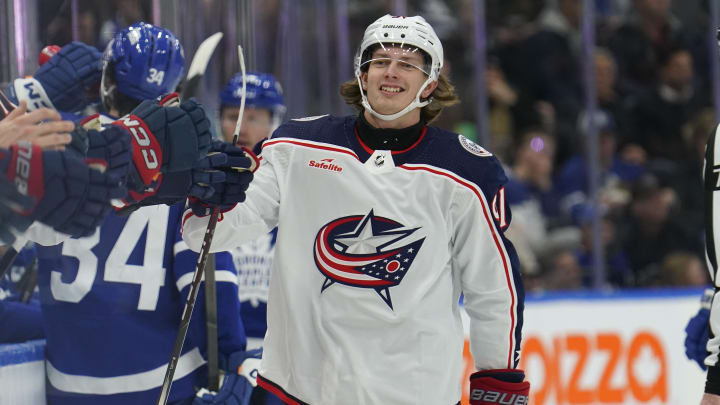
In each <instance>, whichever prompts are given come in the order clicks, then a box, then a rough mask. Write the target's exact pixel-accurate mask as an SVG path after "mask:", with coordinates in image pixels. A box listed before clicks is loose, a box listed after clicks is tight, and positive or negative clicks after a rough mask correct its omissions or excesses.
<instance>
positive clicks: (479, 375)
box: [470, 369, 530, 405]
mask: <svg viewBox="0 0 720 405" xmlns="http://www.w3.org/2000/svg"><path fill="white" fill-rule="evenodd" d="M524 380H525V372H524V371H522V370H518V369H501V370H484V371H478V372H476V373H473V374H472V375H471V376H470V405H497V404H498V403H500V404H513V405H527V404H528V397H529V395H530V383H529V382H527V381H524Z"/></svg>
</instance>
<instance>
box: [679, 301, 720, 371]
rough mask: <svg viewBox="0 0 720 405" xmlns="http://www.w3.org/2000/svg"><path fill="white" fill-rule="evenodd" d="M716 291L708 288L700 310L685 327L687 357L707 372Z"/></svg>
mask: <svg viewBox="0 0 720 405" xmlns="http://www.w3.org/2000/svg"><path fill="white" fill-rule="evenodd" d="M714 294H715V290H713V289H712V288H708V289H706V290H705V291H704V292H703V296H702V299H701V300H700V310H698V313H697V314H695V316H693V317H692V318H690V321H689V322H688V324H687V326H686V327H685V355H686V356H687V358H688V359H690V360H693V361H694V362H696V363H697V364H698V366H700V368H701V369H703V370H706V369H707V366H706V365H705V358H706V357H707V356H708V351H707V343H708V340H710V307H711V305H712V300H713V296H714Z"/></svg>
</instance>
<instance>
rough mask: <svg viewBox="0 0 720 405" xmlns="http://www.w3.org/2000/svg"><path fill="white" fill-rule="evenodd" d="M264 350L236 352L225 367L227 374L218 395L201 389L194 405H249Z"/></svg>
mask: <svg viewBox="0 0 720 405" xmlns="http://www.w3.org/2000/svg"><path fill="white" fill-rule="evenodd" d="M261 357H262V349H256V350H250V351H246V352H235V353H233V354H231V355H230V358H229V359H228V361H227V364H226V365H224V366H223V368H224V369H225V370H226V374H225V375H224V377H223V379H222V383H221V385H220V390H219V391H218V392H217V393H213V392H211V391H208V390H207V389H204V388H203V389H201V390H200V391H198V393H197V395H196V397H195V400H193V405H247V404H249V403H250V396H251V395H252V390H253V388H254V387H255V386H256V385H257V380H256V376H257V370H258V368H259V366H260V358H261Z"/></svg>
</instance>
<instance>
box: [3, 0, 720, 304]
mask: <svg viewBox="0 0 720 405" xmlns="http://www.w3.org/2000/svg"><path fill="white" fill-rule="evenodd" d="M0 3H3V4H0V5H5V6H7V5H8V4H9V3H12V2H10V1H8V0H1V1H0ZM26 3H27V4H37V8H35V7H31V6H28V7H27V10H28V12H27V13H26V15H25V16H24V17H23V18H25V19H26V20H25V21H28V19H29V21H30V23H28V24H26V25H27V26H23V27H19V26H18V21H22V20H21V19H18V18H17V16H16V18H15V21H14V24H15V29H16V30H18V29H20V28H22V29H23V30H24V31H32V32H31V33H28V32H25V36H23V38H29V41H32V43H31V44H23V47H22V48H23V49H19V47H18V42H17V41H15V52H17V53H18V54H20V57H19V58H18V60H23V56H22V54H23V53H24V55H26V56H27V55H32V54H33V52H36V51H37V50H39V49H41V48H42V46H44V45H47V44H56V45H60V46H62V45H64V44H66V43H68V42H70V41H72V40H79V41H82V42H85V43H87V44H92V45H95V46H97V47H98V49H100V50H103V49H104V46H105V44H106V43H107V42H108V41H109V40H110V39H111V37H112V34H113V33H114V32H115V31H117V30H118V29H121V28H123V27H125V26H127V25H129V24H132V23H133V22H136V21H138V20H145V21H148V22H153V23H155V24H158V25H161V26H163V27H165V28H168V29H170V30H172V31H173V32H175V33H176V34H177V35H178V37H179V38H180V40H181V41H182V43H183V45H184V47H185V54H186V58H187V59H188V60H190V59H191V57H192V54H193V52H194V49H195V48H196V46H197V44H198V43H199V42H200V41H201V40H202V39H203V38H205V37H207V36H208V35H209V34H212V33H213V32H215V31H223V32H225V34H226V38H227V40H224V41H223V43H222V44H221V46H220V49H219V50H218V54H219V55H216V57H215V59H214V62H213V63H212V64H211V68H210V70H209V71H208V75H207V79H206V82H207V86H204V88H203V90H202V92H201V97H200V98H201V100H202V101H203V102H204V103H206V104H207V105H208V108H211V109H212V108H216V104H217V98H218V97H217V94H218V89H219V88H220V86H222V84H223V83H224V82H226V81H227V80H228V79H229V78H230V77H231V76H232V74H233V73H234V72H235V71H237V69H238V64H237V61H236V52H235V44H237V43H240V44H242V45H243V47H244V48H245V51H246V54H247V55H246V58H247V60H248V64H249V66H248V67H249V69H253V70H259V71H267V72H272V73H274V74H275V75H276V76H277V77H278V78H280V81H281V83H282V84H283V86H284V88H285V93H286V100H287V104H288V114H287V115H286V118H296V117H301V116H307V115H317V114H324V113H327V112H332V113H334V114H346V113H352V111H351V110H350V109H349V108H348V107H347V106H344V105H343V104H342V101H341V99H340V97H339V95H338V92H337V89H338V86H339V84H340V83H342V82H343V81H345V80H347V79H349V78H351V77H352V74H353V72H352V59H353V56H354V51H355V47H356V46H357V45H358V41H359V39H360V38H361V35H362V30H363V29H364V27H365V26H366V25H367V24H368V23H369V22H370V21H373V20H374V19H376V18H377V17H379V16H381V15H383V14H386V13H392V14H405V15H415V14H419V15H422V16H424V17H425V18H426V19H427V20H428V21H429V22H430V23H431V24H432V25H433V27H434V28H435V30H436V31H437V34H438V35H439V37H440V38H441V39H442V41H443V45H444V50H445V67H444V69H446V71H447V73H448V74H449V76H450V78H451V80H452V82H453V84H454V85H455V86H456V89H457V91H458V93H459V95H460V98H461V101H462V102H461V104H459V105H457V106H454V107H451V108H449V109H447V110H445V111H444V112H443V114H442V115H441V116H440V118H439V119H438V120H437V121H436V122H434V123H433V124H434V125H437V126H440V127H444V128H447V129H451V130H454V131H456V132H459V133H461V134H463V135H465V136H467V137H469V138H471V139H475V140H476V141H478V142H479V143H481V144H483V146H485V147H486V148H487V149H489V150H490V151H492V152H493V153H494V154H496V155H497V156H498V157H499V158H500V159H501V161H502V162H503V163H504V164H505V165H506V168H507V173H508V175H509V177H510V181H509V183H508V184H507V186H506V189H505V198H506V200H507V201H508V202H509V204H510V206H511V207H512V224H511V226H510V228H509V230H508V234H509V237H510V239H511V240H512V241H513V243H514V244H515V246H516V248H517V250H518V253H519V256H520V258H521V262H522V263H521V264H522V268H523V272H524V273H525V280H526V288H527V289H528V290H529V291H536V292H540V291H549V290H573V289H582V288H593V287H595V288H598V287H599V288H635V287H657V286H699V285H705V284H707V283H708V282H709V279H708V275H707V274H708V272H707V270H706V268H705V266H706V265H705V260H704V253H703V246H704V245H703V243H704V228H703V225H704V224H703V216H704V212H703V209H704V207H703V188H702V168H703V155H704V147H705V142H706V141H707V138H708V137H709V135H710V134H711V133H712V132H713V131H714V130H715V127H716V124H717V113H716V111H717V105H716V104H717V103H716V102H714V97H715V95H714V92H713V86H715V85H716V83H717V82H718V79H717V78H715V79H714V78H713V76H714V75H717V66H718V48H717V42H716V40H715V38H714V32H715V26H714V23H713V18H712V15H713V12H717V11H714V10H713V8H714V7H718V6H717V5H713V4H712V3H711V2H710V1H708V0H698V1H680V0H676V1H671V0H594V1H592V2H590V1H583V0H544V1H543V0H485V1H483V0H418V1H414V0H407V1H390V0H363V1H360V0H299V1H292V0H239V1H231V0H202V1H182V0H178V1H172V0H148V1H141V0H113V1H102V2H97V1H90V0H65V1H61V0H41V1H37V2H26ZM591 3H592V4H594V6H595V8H594V10H593V13H592V17H593V21H592V22H593V24H592V25H591V26H592V28H593V29H592V32H590V33H588V32H585V35H583V16H584V14H583V13H584V10H583V4H591ZM480 18H481V21H480V23H479V22H478V20H479V19H480ZM32 21H36V22H37V23H36V25H35V26H33V24H31V23H32ZM4 23H6V24H11V23H13V22H8V21H5V22H4ZM479 24H480V25H479ZM586 24H587V21H586ZM478 25H479V26H480V29H478ZM585 27H587V25H585ZM1 32H8V31H6V30H2V31H1ZM588 34H591V36H590V37H588ZM33 38H36V40H34V41H33V40H32V39H33ZM588 38H594V40H593V44H594V46H592V47H590V48H588V47H587V43H585V44H584V41H587V40H588ZM8 41H10V42H11V41H12V39H8V40H6V42H8ZM587 49H590V50H591V53H587ZM478 50H481V51H482V54H481V55H478V53H477V51H478ZM11 53H12V52H11ZM35 55H37V53H35ZM478 56H479V57H478ZM25 59H28V58H25ZM2 62H3V64H5V63H6V62H13V61H8V60H4V61H2ZM478 63H480V64H481V66H478ZM26 65H27V66H21V67H20V68H19V71H17V72H12V71H10V70H7V68H5V70H3V71H2V76H0V81H1V82H8V81H9V80H11V78H12V77H11V76H12V74H13V73H18V74H28V73H32V71H33V69H34V68H36V67H33V66H31V63H27V64H26ZM588 66H589V67H590V68H591V69H593V70H592V72H594V74H592V75H591V79H590V81H588V80H589V79H588V77H587V76H585V75H584V71H585V70H584V69H586V67H588ZM588 83H592V88H593V91H592V93H589V94H593V95H594V97H593V98H592V99H591V100H590V102H589V101H588V97H586V96H587V94H588V92H587V89H588V88H589V87H588ZM592 104H595V105H596V107H597V108H590V109H588V106H592ZM588 111H593V112H592V113H589V112H588ZM591 174H595V179H596V181H597V183H596V185H597V187H594V188H593V189H592V190H596V191H595V192H592V190H591V181H590V180H589V178H590V177H589V176H590V175H591ZM598 248H600V250H601V251H600V252H598ZM594 254H595V255H596V256H594ZM598 257H599V258H600V259H597V258H598ZM594 258H596V259H594ZM598 260H599V262H600V263H601V266H602V267H603V271H602V272H601V273H599V274H600V275H601V279H600V280H599V281H598V279H597V276H595V274H598V273H596V268H597V266H598Z"/></svg>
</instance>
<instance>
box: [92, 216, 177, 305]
mask: <svg viewBox="0 0 720 405" xmlns="http://www.w3.org/2000/svg"><path fill="white" fill-rule="evenodd" d="M165 208H166V209H167V207H165ZM144 211H145V212H147V211H148V210H144ZM136 214H137V213H136ZM152 214H154V215H147V216H146V215H131V216H130V218H128V221H127V222H126V223H125V227H123V230H122V232H120V236H118V240H117V242H116V243H115V246H114V247H113V249H112V251H111V252H110V255H109V256H108V258H107V261H106V262H105V278H104V280H105V281H108V282H113V281H114V282H117V283H131V284H139V285H140V300H139V302H138V310H141V311H154V310H155V307H156V306H157V302H158V297H159V295H160V287H162V286H163V285H165V268H163V250H164V249H163V248H164V247H165V230H166V229H167V223H168V216H167V212H165V213H163V215H159V213H152ZM146 225H147V230H148V231H147V237H146V238H145V255H144V258H143V264H142V265H136V264H127V260H128V258H129V257H130V254H131V253H132V251H133V249H134V248H135V245H136V244H137V242H138V240H139V239H140V235H142V232H143V230H144V229H145V226H146Z"/></svg>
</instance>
